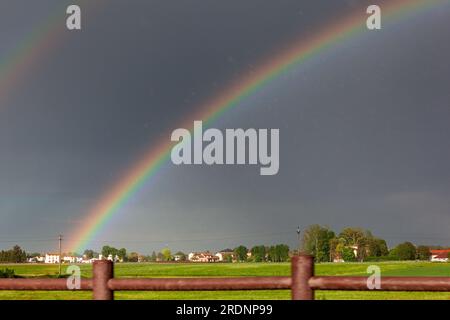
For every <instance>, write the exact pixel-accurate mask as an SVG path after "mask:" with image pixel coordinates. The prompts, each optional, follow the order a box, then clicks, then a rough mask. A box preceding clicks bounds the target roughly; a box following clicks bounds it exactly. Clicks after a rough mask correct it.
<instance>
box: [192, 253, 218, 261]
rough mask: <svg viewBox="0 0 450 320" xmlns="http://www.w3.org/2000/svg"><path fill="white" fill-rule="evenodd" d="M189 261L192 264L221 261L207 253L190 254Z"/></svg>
mask: <svg viewBox="0 0 450 320" xmlns="http://www.w3.org/2000/svg"><path fill="white" fill-rule="evenodd" d="M188 260H189V261H191V262H217V261H219V258H218V257H217V256H215V255H213V254H212V253H211V252H209V251H205V252H191V253H189V255H188Z"/></svg>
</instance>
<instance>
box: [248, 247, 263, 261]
mask: <svg viewBox="0 0 450 320" xmlns="http://www.w3.org/2000/svg"><path fill="white" fill-rule="evenodd" d="M250 252H251V253H252V258H253V261H254V262H262V261H265V259H266V247H264V246H254V247H253V248H252V249H251V250H250Z"/></svg>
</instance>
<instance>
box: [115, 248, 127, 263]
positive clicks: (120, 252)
mask: <svg viewBox="0 0 450 320" xmlns="http://www.w3.org/2000/svg"><path fill="white" fill-rule="evenodd" d="M117 256H118V257H119V259H121V260H123V261H126V258H127V249H125V248H121V249H119V250H118V251H117Z"/></svg>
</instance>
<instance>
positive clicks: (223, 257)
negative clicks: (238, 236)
mask: <svg viewBox="0 0 450 320" xmlns="http://www.w3.org/2000/svg"><path fill="white" fill-rule="evenodd" d="M215 256H216V257H217V258H218V259H219V261H221V262H222V261H229V260H231V261H236V254H235V253H234V251H233V250H231V249H225V250H222V251H219V252H217V253H216V254H215Z"/></svg>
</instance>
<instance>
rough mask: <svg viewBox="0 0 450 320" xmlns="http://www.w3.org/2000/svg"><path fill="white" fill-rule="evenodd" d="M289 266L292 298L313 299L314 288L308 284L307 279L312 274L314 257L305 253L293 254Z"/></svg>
mask: <svg viewBox="0 0 450 320" xmlns="http://www.w3.org/2000/svg"><path fill="white" fill-rule="evenodd" d="M291 268H292V270H291V271H292V286H291V294H292V300H314V290H313V289H311V288H310V287H309V284H308V280H309V279H310V278H311V277H312V276H314V257H313V256H310V255H306V254H300V255H299V256H294V257H292V259H291Z"/></svg>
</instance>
